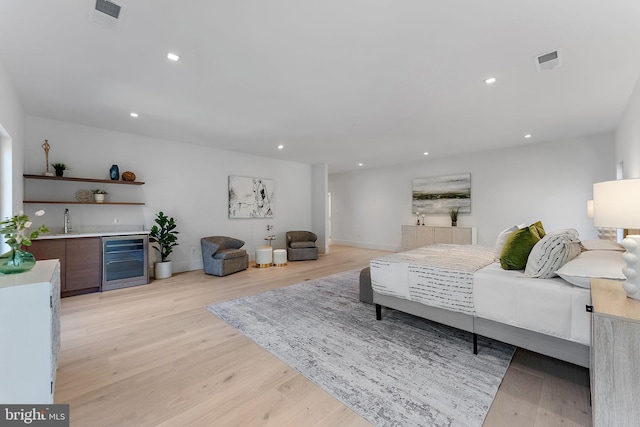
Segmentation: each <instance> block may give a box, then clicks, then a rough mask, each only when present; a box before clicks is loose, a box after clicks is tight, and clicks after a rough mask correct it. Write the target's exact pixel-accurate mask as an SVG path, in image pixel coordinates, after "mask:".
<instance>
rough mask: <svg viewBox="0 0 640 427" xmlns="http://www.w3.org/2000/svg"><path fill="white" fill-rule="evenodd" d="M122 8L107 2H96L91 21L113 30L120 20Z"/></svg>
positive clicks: (100, 0) (97, 0)
mask: <svg viewBox="0 0 640 427" xmlns="http://www.w3.org/2000/svg"><path fill="white" fill-rule="evenodd" d="M121 12H122V6H119V5H117V4H115V3H113V2H110V1H108V0H96V7H95V10H94V11H93V14H92V20H93V22H95V23H96V24H98V25H101V26H103V27H106V28H109V29H112V30H115V29H117V28H118V24H119V19H120V18H121V16H120V15H121Z"/></svg>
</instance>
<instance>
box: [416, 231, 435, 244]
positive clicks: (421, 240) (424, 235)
mask: <svg viewBox="0 0 640 427" xmlns="http://www.w3.org/2000/svg"><path fill="white" fill-rule="evenodd" d="M433 243H434V239H433V227H430V226H428V225H421V226H420V227H416V247H417V248H421V247H423V246H427V245H433Z"/></svg>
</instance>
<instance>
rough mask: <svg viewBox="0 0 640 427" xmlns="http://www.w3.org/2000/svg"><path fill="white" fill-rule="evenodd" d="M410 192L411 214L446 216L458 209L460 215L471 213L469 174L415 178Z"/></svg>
mask: <svg viewBox="0 0 640 427" xmlns="http://www.w3.org/2000/svg"><path fill="white" fill-rule="evenodd" d="M412 184H413V189H412V190H413V191H412V204H411V209H412V212H419V213H421V214H448V213H449V211H450V210H451V209H452V208H454V209H455V208H459V209H460V210H459V211H458V212H459V213H461V214H468V213H471V174H470V173H463V174H458V175H445V176H436V177H431V178H415V179H414V180H413V183H412Z"/></svg>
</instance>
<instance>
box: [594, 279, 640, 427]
mask: <svg viewBox="0 0 640 427" xmlns="http://www.w3.org/2000/svg"><path fill="white" fill-rule="evenodd" d="M591 301H592V304H593V317H592V327H591V338H592V339H591V399H592V414H593V425H594V426H596V427H597V426H607V427H608V426H616V427H623V426H637V425H638V423H640V301H637V300H634V299H631V298H628V297H627V294H626V293H625V291H624V289H622V282H620V281H616V280H603V279H593V280H592V281H591Z"/></svg>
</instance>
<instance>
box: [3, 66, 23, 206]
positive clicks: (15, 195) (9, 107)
mask: <svg viewBox="0 0 640 427" xmlns="http://www.w3.org/2000/svg"><path fill="white" fill-rule="evenodd" d="M23 142H24V111H23V109H22V104H21V103H20V100H19V99H18V95H17V93H16V91H15V88H14V87H13V83H12V82H11V79H10V78H9V75H8V74H7V72H6V70H5V68H4V65H3V64H2V62H1V61H0V184H1V188H2V195H1V196H0V217H2V218H5V217H7V216H9V215H11V214H12V213H13V212H17V211H18V210H20V209H22V167H23V160H22V158H23V157H22V146H23Z"/></svg>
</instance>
